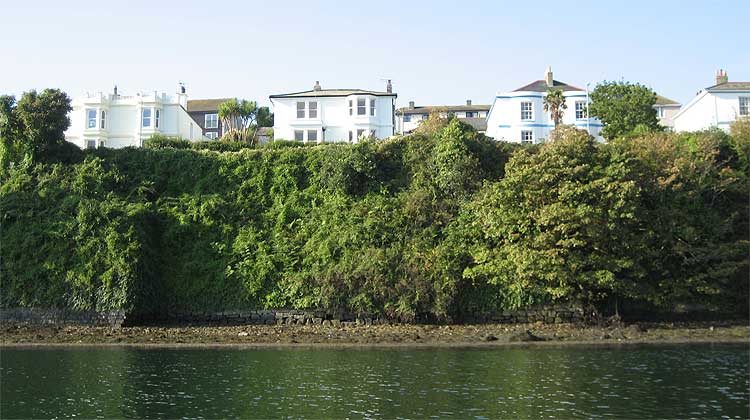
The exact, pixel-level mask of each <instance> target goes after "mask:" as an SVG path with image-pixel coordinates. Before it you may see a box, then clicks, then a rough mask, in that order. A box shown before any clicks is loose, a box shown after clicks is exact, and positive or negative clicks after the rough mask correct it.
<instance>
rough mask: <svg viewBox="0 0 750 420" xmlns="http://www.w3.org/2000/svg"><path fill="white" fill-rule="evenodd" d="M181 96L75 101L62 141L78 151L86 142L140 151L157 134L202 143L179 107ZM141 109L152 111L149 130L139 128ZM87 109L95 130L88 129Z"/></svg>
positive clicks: (99, 97)
mask: <svg viewBox="0 0 750 420" xmlns="http://www.w3.org/2000/svg"><path fill="white" fill-rule="evenodd" d="M183 96H184V95H176V96H167V95H166V94H163V93H162V94H158V93H153V94H146V95H136V96H114V95H102V94H98V95H88V96H85V97H79V98H76V99H74V100H73V103H72V107H73V110H72V111H71V112H70V114H69V117H70V121H71V126H70V128H68V130H67V131H66V132H65V139H66V140H67V141H69V142H71V143H73V144H75V145H77V146H78V147H80V148H85V147H86V145H87V142H88V141H93V142H94V144H95V147H102V146H106V147H111V148H122V147H129V146H132V147H140V146H142V145H143V140H145V139H147V138H149V137H150V136H152V135H153V134H157V133H158V134H163V135H166V136H178V137H183V138H186V139H188V140H202V139H203V135H202V132H201V129H200V126H198V124H197V123H196V122H195V121H194V120H193V119H192V118H191V117H190V116H189V115H188V113H187V111H185V109H184V107H183V105H181V103H182V102H184V98H182V97H183ZM144 108H151V109H152V115H151V124H150V127H142V121H141V112H142V110H143V109H144ZM89 109H96V111H97V113H96V115H97V118H96V127H95V128H87V122H88V121H87V117H88V116H87V110H89ZM157 109H158V110H159V111H160V116H159V127H158V128H156V127H155V124H156V120H155V114H156V112H155V110H157ZM102 111H104V112H105V113H106V118H105V125H104V128H102V126H101V113H102Z"/></svg>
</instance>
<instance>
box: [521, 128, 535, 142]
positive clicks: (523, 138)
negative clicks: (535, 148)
mask: <svg viewBox="0 0 750 420" xmlns="http://www.w3.org/2000/svg"><path fill="white" fill-rule="evenodd" d="M527 134H528V136H527ZM527 137H528V138H527ZM521 143H523V144H533V143H534V131H533V130H521Z"/></svg>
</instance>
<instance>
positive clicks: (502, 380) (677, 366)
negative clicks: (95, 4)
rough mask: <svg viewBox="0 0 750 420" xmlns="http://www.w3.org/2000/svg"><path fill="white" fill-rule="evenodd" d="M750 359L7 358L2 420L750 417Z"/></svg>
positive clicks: (626, 355) (740, 349) (525, 353)
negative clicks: (115, 419) (76, 419)
mask: <svg viewBox="0 0 750 420" xmlns="http://www.w3.org/2000/svg"><path fill="white" fill-rule="evenodd" d="M748 350H749V349H748V347H747V346H742V345H739V346H737V345H733V346H726V345H724V346H718V345H717V346H710V345H700V346H682V347H677V346H646V347H623V348H617V349H613V348H584V347H565V348H549V347H544V348H498V349H408V350H404V349H394V350H359V349H355V350H353V349H320V350H311V349H260V350H258V349H216V348H207V349H138V348H131V347H122V348H48V349H44V348H43V349H28V348H27V349H21V348H3V349H2V351H1V352H0V379H1V381H0V417H2V418H52V417H58V418H71V417H84V418H93V417H106V418H112V417H137V418H164V417H207V418H228V417H235V418H236V417H241V418H269V417H272V418H279V417H292V418H461V419H464V418H475V419H485V418H487V419H490V418H514V419H517V418H535V419H536V418H599V417H609V418H653V417H659V418H664V417H667V418H746V417H748V415H749V414H748V413H749V410H750V408H749V405H748V404H749V403H748V401H749V395H748V388H749V387H750V378H749V375H750V374H749V372H748V369H750V366H749V362H748V355H749V352H748Z"/></svg>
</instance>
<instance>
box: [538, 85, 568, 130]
mask: <svg viewBox="0 0 750 420" xmlns="http://www.w3.org/2000/svg"><path fill="white" fill-rule="evenodd" d="M566 109H568V106H567V105H565V96H564V95H563V91H562V90H561V89H550V91H549V92H547V96H545V97H544V112H549V113H550V116H551V117H552V121H554V122H555V127H557V126H558V125H560V121H562V118H563V114H564V113H565V110H566Z"/></svg>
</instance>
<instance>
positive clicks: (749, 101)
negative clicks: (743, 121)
mask: <svg viewBox="0 0 750 420" xmlns="http://www.w3.org/2000/svg"><path fill="white" fill-rule="evenodd" d="M740 115H742V116H745V115H750V96H740Z"/></svg>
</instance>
